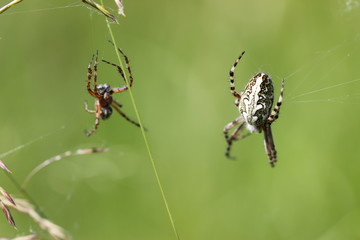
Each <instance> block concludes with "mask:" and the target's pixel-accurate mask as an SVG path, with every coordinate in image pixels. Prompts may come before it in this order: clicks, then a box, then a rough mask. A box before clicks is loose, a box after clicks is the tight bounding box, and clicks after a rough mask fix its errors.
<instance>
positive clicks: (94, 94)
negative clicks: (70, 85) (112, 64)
mask: <svg viewBox="0 0 360 240" xmlns="http://www.w3.org/2000/svg"><path fill="white" fill-rule="evenodd" d="M97 54H98V52H97V51H96V60H95V63H94V91H93V90H91V86H90V85H91V79H92V76H93V70H92V68H91V65H92V63H93V61H94V57H95V54H94V55H93V56H92V58H91V61H90V63H89V65H88V68H87V85H86V88H87V90H88V92H89V93H90V95H91V96H93V97H96V98H98V97H99V94H98V93H97V89H96V78H97V58H98V57H97Z"/></svg>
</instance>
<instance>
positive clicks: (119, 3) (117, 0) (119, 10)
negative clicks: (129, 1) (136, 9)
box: [115, 0, 126, 17]
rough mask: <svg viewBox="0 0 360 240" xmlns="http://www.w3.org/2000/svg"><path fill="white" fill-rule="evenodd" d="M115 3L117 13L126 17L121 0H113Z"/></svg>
mask: <svg viewBox="0 0 360 240" xmlns="http://www.w3.org/2000/svg"><path fill="white" fill-rule="evenodd" d="M115 3H116V5H117V7H118V14H119V15H123V16H124V17H126V16H125V12H124V5H123V4H122V0H115Z"/></svg>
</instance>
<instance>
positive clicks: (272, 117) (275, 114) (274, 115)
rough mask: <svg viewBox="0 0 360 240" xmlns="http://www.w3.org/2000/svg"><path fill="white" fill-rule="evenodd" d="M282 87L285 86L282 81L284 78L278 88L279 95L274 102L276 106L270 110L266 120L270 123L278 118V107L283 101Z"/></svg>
mask: <svg viewBox="0 0 360 240" xmlns="http://www.w3.org/2000/svg"><path fill="white" fill-rule="evenodd" d="M284 87H285V83H284V79H283V80H282V82H281V90H280V95H279V99H278V101H277V103H276V106H275V108H274V110H272V112H271V114H270V116H269V117H268V122H269V123H270V124H271V123H273V122H274V121H275V120H276V119H278V118H279V113H280V107H281V104H282V101H283V96H284Z"/></svg>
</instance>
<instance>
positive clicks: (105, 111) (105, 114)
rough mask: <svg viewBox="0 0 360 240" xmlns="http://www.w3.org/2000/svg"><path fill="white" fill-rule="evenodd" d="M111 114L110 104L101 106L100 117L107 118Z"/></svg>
mask: <svg viewBox="0 0 360 240" xmlns="http://www.w3.org/2000/svg"><path fill="white" fill-rule="evenodd" d="M111 114H112V108H111V107H110V106H107V107H102V108H101V114H100V116H101V119H103V120H105V119H108V118H109V117H110V116H111Z"/></svg>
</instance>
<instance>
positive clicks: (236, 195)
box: [0, 0, 360, 240]
mask: <svg viewBox="0 0 360 240" xmlns="http://www.w3.org/2000/svg"><path fill="white" fill-rule="evenodd" d="M6 3H8V0H7V1H5V0H1V1H0V5H1V6H2V5H5V4H6ZM104 5H105V6H106V7H107V8H109V9H112V10H113V13H114V14H116V5H115V3H114V2H113V1H111V0H106V1H105V0H104ZM124 5H125V14H126V18H123V17H121V16H119V24H118V25H116V24H112V28H113V31H114V33H115V37H116V40H117V43H118V44H119V45H120V46H121V48H122V49H123V50H124V51H125V52H126V54H127V55H128V56H129V58H130V62H131V67H132V70H133V74H134V86H133V93H134V96H135V99H136V103H137V105H138V108H139V111H140V115H141V118H142V122H143V123H144V125H145V126H146V127H147V128H148V129H149V131H148V132H147V134H148V138H149V142H150V147H151V150H152V152H153V155H154V158H155V161H156V165H157V168H158V170H159V173H160V178H161V181H162V183H163V186H164V191H165V193H166V195H167V198H168V201H169V205H170V208H171V211H172V214H173V217H174V219H175V224H176V227H177V230H178V232H179V234H180V238H181V239H183V240H199V239H204V240H205V239H206V240H216V239H224V240H225V239H229V240H230V239H254V240H256V239H259V240H262V239H295V240H296V239H299V240H301V239H320V240H323V239H359V237H360V232H359V230H358V229H359V223H360V208H359V206H360V204H359V197H360V188H359V184H360V180H359V168H360V161H359V155H360V143H359V138H358V136H359V134H360V128H359V120H360V114H359V111H358V109H359V108H360V95H359V90H360V79H359V77H358V74H357V72H356V71H357V68H358V65H359V61H360V55H359V53H360V50H359V46H360V37H359V36H360V32H359V26H358V25H359V24H358V23H359V21H360V7H359V5H360V1H358V0H333V1H307V0H305V1H296V0H292V1H291V0H288V1H285V0H275V1H260V0H255V1H243V0H242V1H236V0H225V1H212V0H207V1H204V0H203V1H193V0H183V1H166V0H155V1H127V0H124ZM108 39H110V37H109V33H108V29H107V28H106V22H105V19H104V16H103V15H101V14H99V13H97V12H96V11H95V10H93V9H89V8H87V7H86V6H85V5H83V4H82V3H81V1H80V0H79V1H75V0H64V1H57V0H47V1H43V0H33V1H23V2H22V3H21V4H18V5H16V6H14V7H12V8H11V9H9V10H7V11H6V12H5V13H3V14H2V15H0V66H1V88H0V91H1V94H0V98H1V101H0V103H1V110H2V114H1V117H0V121H1V122H0V133H1V138H0V153H5V152H7V151H9V150H12V149H14V148H16V147H17V146H22V145H23V144H27V143H29V142H31V141H33V140H35V139H37V138H39V137H42V138H41V139H40V140H38V141H35V142H33V143H31V144H29V145H28V146H24V148H22V149H20V150H16V151H14V152H13V153H12V154H9V155H7V156H5V157H3V158H2V159H1V160H2V161H3V162H5V163H6V164H7V165H8V167H9V168H10V169H11V170H12V171H13V176H14V177H15V178H16V179H18V181H20V182H21V181H22V180H23V179H24V178H25V176H26V175H27V173H29V172H30V171H31V170H32V169H33V168H34V167H35V166H36V165H38V164H39V163H40V162H42V161H44V160H45V159H48V158H50V157H52V156H55V155H57V154H60V153H62V152H65V151H67V150H76V149H78V148H82V147H107V148H109V149H110V150H109V151H108V152H107V153H102V154H94V155H84V156H74V157H71V158H68V159H66V160H65V159H64V160H63V161H61V162H58V163H54V164H53V165H51V166H49V167H48V168H46V169H44V170H42V172H40V173H39V174H38V175H37V176H35V177H34V179H33V180H32V182H31V183H30V185H29V188H28V191H29V193H30V194H31V195H32V196H33V197H34V198H35V199H36V200H37V202H38V203H39V205H40V206H41V207H42V208H43V210H44V212H45V213H46V214H47V216H48V217H49V218H50V219H51V220H53V221H54V222H55V223H57V224H59V225H60V226H63V227H64V228H65V229H67V230H68V231H69V232H70V233H71V234H72V236H73V238H74V239H77V240H82V239H84V240H88V239H147V240H150V239H175V236H174V234H173V232H172V229H171V225H170V221H169V219H168V216H167V214H166V211H165V207H164V204H163V201H162V199H161V195H160V191H159V188H158V186H157V184H156V181H155V178H154V173H153V171H152V168H151V164H150V161H149V158H148V155H147V152H146V149H145V147H144V142H143V139H142V136H141V133H140V131H139V129H138V128H136V127H134V126H133V125H131V124H129V123H128V122H126V121H125V120H124V119H123V118H121V117H120V116H119V115H117V113H114V114H113V116H112V117H111V118H110V119H109V120H106V121H101V123H100V126H99V129H98V131H97V132H96V133H95V134H94V135H93V136H91V137H90V138H88V137H86V136H85V134H84V129H85V128H86V129H90V128H91V127H92V126H93V124H94V121H95V118H94V115H92V114H88V113H86V112H85V111H84V105H83V102H84V100H88V102H89V103H90V106H92V104H91V103H92V102H93V101H94V99H92V98H91V96H89V95H88V93H87V92H86V88H85V84H86V68H87V65H88V63H89V61H90V59H91V56H92V54H93V53H94V52H95V51H96V50H97V49H98V50H99V53H100V58H101V59H102V58H103V59H106V60H109V61H112V62H116V55H115V52H114V51H113V48H112V46H111V45H110V44H109V43H108V42H107V40H108ZM243 50H246V55H245V56H244V58H243V59H242V60H241V62H240V64H239V67H238V68H237V69H236V73H235V78H236V80H235V81H236V82H235V83H236V86H237V89H238V90H240V89H241V88H243V86H245V84H246V82H247V81H248V79H249V78H250V77H251V76H252V75H253V74H255V73H256V72H259V71H264V72H267V73H268V74H270V75H271V76H272V78H273V81H274V83H275V94H276V98H277V95H278V93H279V91H280V82H281V79H282V78H285V85H286V86H285V96H284V102H283V106H282V110H281V114H280V118H279V120H278V121H277V122H276V123H275V124H274V125H273V135H274V140H275V145H276V148H277V150H278V164H277V166H276V167H275V168H274V169H271V168H270V166H269V164H268V162H267V156H266V154H265V151H264V146H263V136H262V135H260V134H258V135H253V136H251V137H249V138H247V139H244V140H242V141H239V142H236V143H235V144H234V145H233V152H232V154H233V155H234V156H236V160H235V161H232V160H228V159H226V158H225V156H224V152H225V147H226V144H225V140H224V137H223V134H222V129H223V127H224V126H225V124H226V123H228V122H230V121H231V120H233V119H235V118H236V117H237V116H238V111H237V109H236V108H235V106H234V104H233V101H234V98H233V97H232V96H231V94H230V93H229V82H228V72H229V70H230V67H231V65H232V64H233V62H234V60H235V58H236V57H238V55H239V54H240V53H241V51H243ZM98 82H99V83H109V84H110V85H111V86H114V87H115V86H121V85H123V84H124V83H123V81H122V79H121V78H120V77H119V75H118V74H117V72H116V69H114V68H112V67H111V66H108V65H106V64H100V65H99V69H98ZM115 98H116V99H117V100H119V101H120V102H121V103H122V104H123V105H124V107H123V111H124V112H126V113H127V114H128V115H129V116H131V117H132V118H133V119H135V114H134V111H133V108H132V104H131V102H130V99H129V94H128V93H121V94H117V95H115ZM0 183H1V186H2V187H4V188H6V189H7V190H8V191H9V192H10V193H12V194H13V195H14V196H17V197H21V196H22V195H21V193H20V192H18V191H17V190H16V188H15V187H14V186H13V185H12V183H11V182H10V181H9V179H8V178H7V177H6V176H5V175H4V174H0ZM14 218H15V220H16V222H17V226H18V231H16V230H14V229H12V228H11V227H10V226H8V225H7V223H6V220H5V218H3V217H1V218H0V226H1V227H0V237H15V236H16V235H21V234H23V233H24V234H25V233H28V232H29V231H30V230H31V229H35V231H36V225H35V224H34V223H32V222H31V220H29V219H28V218H26V217H24V216H22V215H21V214H17V213H14Z"/></svg>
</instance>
